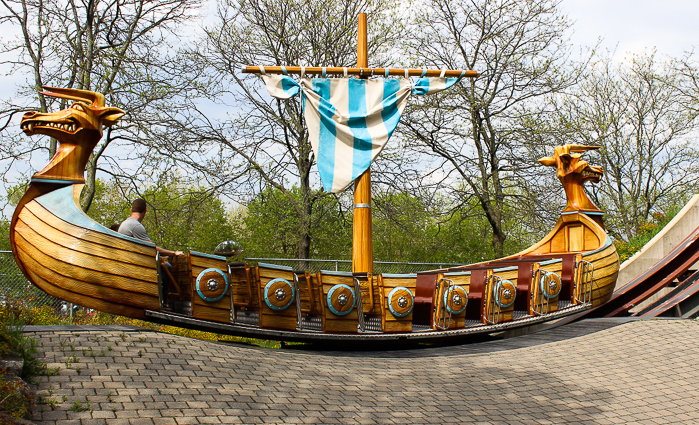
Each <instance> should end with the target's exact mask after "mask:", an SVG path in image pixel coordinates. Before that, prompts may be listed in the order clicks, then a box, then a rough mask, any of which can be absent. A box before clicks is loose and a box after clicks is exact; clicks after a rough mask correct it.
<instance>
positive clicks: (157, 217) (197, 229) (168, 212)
mask: <svg viewBox="0 0 699 425" xmlns="http://www.w3.org/2000/svg"><path fill="white" fill-rule="evenodd" d="M95 186H96V192H95V198H94V200H93V201H92V205H91V207H90V210H89V211H88V212H87V215H88V216H90V217H91V218H92V219H93V220H95V221H97V222H98V223H101V224H103V225H104V226H106V227H109V226H111V225H112V224H120V223H121V222H122V221H124V220H125V219H126V218H127V217H129V215H130V214H131V202H132V201H133V200H134V199H136V198H143V199H145V200H146V203H147V204H148V213H147V214H146V217H145V219H144V220H143V225H144V226H145V228H146V231H147V232H148V235H149V236H150V238H151V240H153V242H155V244H156V245H158V246H162V247H164V248H168V249H173V250H175V249H177V250H192V251H199V252H206V253H211V252H213V250H214V248H215V247H216V245H218V243H219V242H221V241H224V240H226V239H230V238H231V237H232V236H233V228H232V226H231V224H230V222H229V220H228V216H227V212H226V208H225V205H224V204H223V202H221V201H220V200H219V199H217V198H216V197H215V196H214V195H212V194H211V193H210V192H208V191H206V190H203V189H199V188H195V187H190V186H186V185H184V184H182V183H181V179H179V178H178V177H177V176H172V175H170V174H167V173H164V174H163V175H162V176H161V178H160V181H159V182H158V184H157V185H153V186H151V187H148V188H146V189H145V190H144V191H143V192H142V193H140V194H136V193H134V192H133V191H128V190H125V189H124V188H123V187H120V186H119V185H118V184H117V183H115V182H112V181H104V180H101V179H98V180H97V181H96V185H95ZM1 229H2V228H1V227H0V230H1Z"/></svg>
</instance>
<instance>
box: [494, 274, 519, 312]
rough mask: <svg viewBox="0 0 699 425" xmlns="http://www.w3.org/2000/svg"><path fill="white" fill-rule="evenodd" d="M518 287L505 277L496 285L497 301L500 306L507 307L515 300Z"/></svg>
mask: <svg viewBox="0 0 699 425" xmlns="http://www.w3.org/2000/svg"><path fill="white" fill-rule="evenodd" d="M516 295H517V287H515V284H514V283H512V281H510V280H507V279H503V280H501V281H500V282H498V284H497V285H496V286H495V302H496V303H497V305H499V306H500V308H507V307H509V306H511V305H512V304H513V303H514V302H515V296H516Z"/></svg>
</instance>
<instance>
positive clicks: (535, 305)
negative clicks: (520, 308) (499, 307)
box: [531, 263, 589, 316]
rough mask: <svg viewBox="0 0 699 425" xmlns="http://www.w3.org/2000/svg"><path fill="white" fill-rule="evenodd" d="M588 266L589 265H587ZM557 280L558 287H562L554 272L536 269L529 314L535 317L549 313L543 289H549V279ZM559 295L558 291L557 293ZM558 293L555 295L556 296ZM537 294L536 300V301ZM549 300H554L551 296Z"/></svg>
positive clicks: (547, 299) (558, 277)
mask: <svg viewBox="0 0 699 425" xmlns="http://www.w3.org/2000/svg"><path fill="white" fill-rule="evenodd" d="M588 264H589V263H588ZM554 278H556V279H558V282H559V285H563V281H562V280H561V277H560V276H559V275H558V274H557V273H556V272H550V271H548V270H544V269H537V270H536V272H535V273H534V277H533V281H534V282H535V285H536V288H535V290H534V291H532V295H531V296H532V298H533V299H532V309H531V312H532V313H533V314H534V315H536V316H543V315H545V314H548V313H549V311H550V308H549V305H550V299H549V297H548V296H546V292H545V291H544V288H550V283H551V279H554ZM558 293H560V289H559V292H558ZM558 293H557V294H556V295H558ZM537 294H538V299H537ZM551 298H554V296H552V297H551Z"/></svg>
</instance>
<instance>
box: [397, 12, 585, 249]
mask: <svg viewBox="0 0 699 425" xmlns="http://www.w3.org/2000/svg"><path fill="white" fill-rule="evenodd" d="M559 3H560V2H559V1H558V0H534V1H520V0H468V1H463V2H454V1H450V0H427V1H425V2H424V8H423V11H422V13H420V14H417V15H416V20H415V22H414V26H413V29H412V30H411V31H410V34H412V35H413V37H412V38H410V43H409V52H410V54H411V55H412V57H413V58H414V59H412V61H413V62H414V63H417V64H420V65H422V64H424V65H426V66H432V67H439V68H443V67H444V68H450V69H474V70H477V71H478V72H479V74H480V76H479V77H478V78H477V79H475V80H466V81H464V82H463V83H462V84H461V85H460V86H458V87H455V88H454V89H452V90H450V91H449V92H445V93H444V94H443V95H437V96H430V97H427V98H425V99H424V101H422V102H421V103H420V104H418V105H417V106H415V107H413V108H411V109H410V110H409V111H408V113H407V119H404V120H403V121H402V122H403V124H404V125H403V126H402V127H401V131H402V132H403V134H404V137H406V138H407V139H410V140H412V141H414V143H413V146H412V149H415V150H417V151H418V152H422V153H425V154H429V155H432V156H433V158H435V159H436V160H438V163H437V164H436V165H435V166H433V167H437V168H439V169H441V170H442V171H443V173H444V174H445V175H447V176H449V179H447V180H445V181H446V182H447V183H449V185H448V186H447V187H446V189H447V190H448V191H450V192H451V194H452V195H453V196H454V198H456V199H457V200H460V201H461V202H463V203H464V204H465V205H472V204H473V202H472V200H475V201H476V202H477V204H478V205H480V208H481V209H482V214H484V215H485V217H486V218H487V220H488V222H489V223H490V226H491V228H492V235H493V238H492V244H493V249H494V251H495V252H496V254H498V255H502V254H503V246H504V243H505V240H506V238H507V235H508V232H507V229H506V228H505V224H504V223H505V219H506V215H507V211H508V210H509V211H512V212H514V213H516V214H517V215H523V214H522V213H523V212H529V210H531V209H533V207H532V206H531V205H528V204H527V202H526V201H527V199H528V198H527V192H528V191H527V189H526V188H527V186H528V185H532V184H534V183H535V182H536V178H535V171H533V170H532V166H533V164H536V159H538V158H536V157H532V156H531V155H529V152H530V151H531V147H530V146H528V145H527V140H521V139H520V137H521V136H522V134H523V133H522V131H521V127H522V123H523V122H524V121H525V120H527V119H531V117H532V114H535V113H540V111H538V107H537V106H536V102H537V101H538V100H540V99H544V98H545V96H546V95H548V94H551V93H558V92H562V91H564V90H566V89H567V88H568V87H570V86H571V85H573V84H575V82H576V79H577V77H578V75H579V72H578V71H576V69H577V67H574V66H572V65H573V64H572V63H571V62H570V57H571V48H570V45H569V44H568V42H567V39H566V38H565V36H566V32H567V31H568V30H569V28H570V26H571V24H570V22H569V21H568V20H567V18H566V17H565V16H563V15H561V13H560V11H559V9H558V5H559ZM524 215H526V214H524Z"/></svg>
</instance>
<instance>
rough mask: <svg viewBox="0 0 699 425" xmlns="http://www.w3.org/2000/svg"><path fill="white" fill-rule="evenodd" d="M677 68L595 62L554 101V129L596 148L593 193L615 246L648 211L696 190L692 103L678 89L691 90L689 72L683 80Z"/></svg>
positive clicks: (642, 60) (634, 60)
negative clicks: (598, 176) (598, 178)
mask: <svg viewBox="0 0 699 425" xmlns="http://www.w3.org/2000/svg"><path fill="white" fill-rule="evenodd" d="M675 65H676V66H675V67H673V66H672V64H671V63H670V61H662V60H659V59H658V58H657V57H656V55H655V53H654V52H651V53H650V54H643V55H634V56H630V57H629V58H627V60H626V61H623V62H619V63H617V64H615V63H614V61H613V60H612V57H611V56H610V55H605V56H601V57H599V58H598V59H597V60H596V62H595V63H593V66H592V69H591V71H590V72H589V73H587V74H586V76H585V78H584V79H583V81H582V82H581V84H580V85H579V86H578V87H577V88H576V90H574V91H573V92H572V93H571V95H569V96H565V97H561V98H559V99H558V101H557V104H558V107H557V108H558V114H559V115H558V118H559V121H558V128H559V130H560V131H564V132H566V133H567V137H568V138H570V139H571V140H574V141H575V142H576V143H583V144H588V145H599V146H601V149H600V150H599V158H600V160H601V164H600V165H602V167H603V168H604V170H605V176H604V179H603V181H602V182H601V184H600V185H598V186H595V187H594V188H593V189H592V190H591V192H592V195H593V198H594V201H595V202H596V203H597V205H598V206H600V207H601V208H602V209H605V210H606V212H607V219H606V221H607V224H608V228H609V230H610V232H612V234H613V235H614V236H615V237H617V238H619V239H623V240H628V239H630V238H632V237H634V236H635V235H636V234H637V233H638V232H639V230H640V229H641V226H643V225H644V224H645V223H647V222H648V221H649V220H650V218H651V217H650V215H651V214H652V213H653V212H659V211H658V209H664V208H666V207H668V206H677V205H673V204H675V203H676V202H678V201H679V202H682V200H685V201H686V198H687V196H688V195H689V196H691V194H693V193H694V191H695V190H696V189H697V182H698V181H699V152H698V151H697V145H696V129H697V123H696V116H697V114H696V112H697V110H696V103H693V102H692V99H691V97H689V96H688V94H691V92H690V91H689V90H684V91H683V90H681V88H685V89H688V88H689V85H688V84H691V81H692V80H691V78H690V77H691V74H690V70H691V68H689V67H687V68H684V70H685V71H687V72H686V73H685V75H682V74H681V73H680V72H678V70H677V65H679V64H678V63H676V64H675ZM686 65H689V62H686ZM694 95H695V96H696V93H695V94H694ZM694 102H696V97H695V100H694ZM692 104H694V105H695V106H694V109H693V108H692V106H691V105H692Z"/></svg>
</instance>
